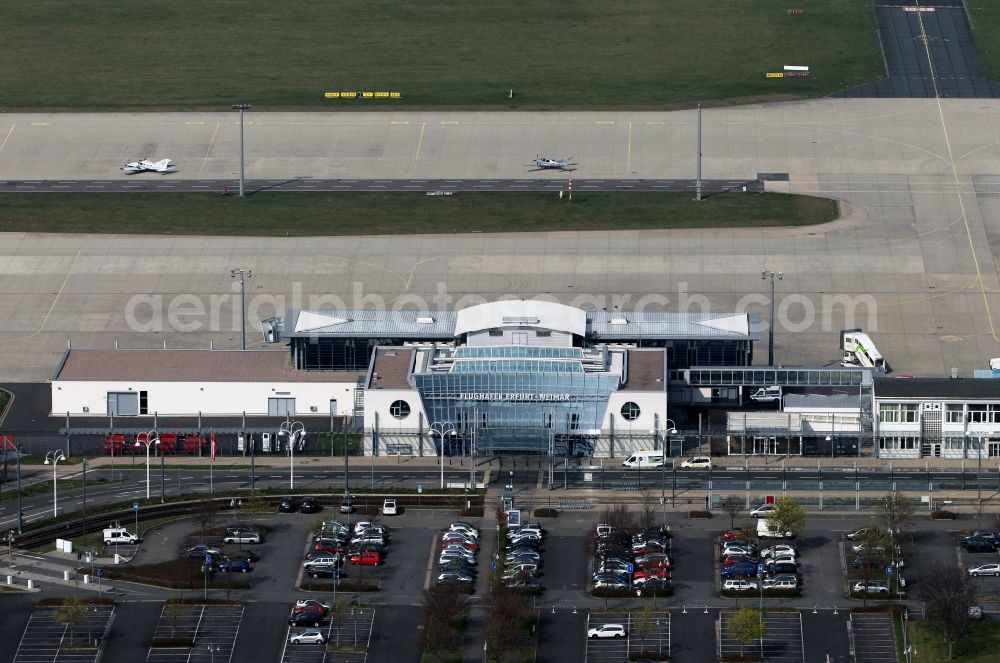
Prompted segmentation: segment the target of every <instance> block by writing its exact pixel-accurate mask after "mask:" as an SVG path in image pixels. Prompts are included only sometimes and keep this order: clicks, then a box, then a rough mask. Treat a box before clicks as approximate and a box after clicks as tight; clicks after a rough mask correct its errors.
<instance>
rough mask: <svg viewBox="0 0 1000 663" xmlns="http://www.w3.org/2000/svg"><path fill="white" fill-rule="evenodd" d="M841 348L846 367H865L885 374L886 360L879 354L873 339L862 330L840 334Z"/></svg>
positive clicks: (846, 330) (850, 330) (847, 330)
mask: <svg viewBox="0 0 1000 663" xmlns="http://www.w3.org/2000/svg"><path fill="white" fill-rule="evenodd" d="M840 347H841V349H842V350H843V351H844V359H843V361H842V362H841V363H842V364H843V365H844V366H863V367H865V368H871V369H873V370H876V371H879V372H880V373H885V372H886V370H887V366H886V363H885V358H884V357H883V356H882V355H881V354H880V353H879V351H878V349H877V348H876V347H875V343H873V342H872V339H871V338H870V337H869V336H868V334H865V333H864V332H862V331H861V330H860V329H845V330H844V331H842V332H840Z"/></svg>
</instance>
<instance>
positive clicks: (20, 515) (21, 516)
mask: <svg viewBox="0 0 1000 663" xmlns="http://www.w3.org/2000/svg"><path fill="white" fill-rule="evenodd" d="M15 453H16V454H17V533H18V534H20V533H21V526H22V525H23V524H24V522H23V521H24V511H22V510H21V450H20V449H15ZM111 477H112V480H114V472H112V473H111Z"/></svg>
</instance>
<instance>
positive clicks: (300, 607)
mask: <svg viewBox="0 0 1000 663" xmlns="http://www.w3.org/2000/svg"><path fill="white" fill-rule="evenodd" d="M306 611H309V612H318V613H321V614H324V615H325V614H327V613H328V612H330V604H329V603H322V602H320V601H317V600H316V599H299V600H298V601H296V602H295V606H294V607H293V608H292V613H293V614H294V613H296V612H306Z"/></svg>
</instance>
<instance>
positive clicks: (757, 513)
mask: <svg viewBox="0 0 1000 663" xmlns="http://www.w3.org/2000/svg"><path fill="white" fill-rule="evenodd" d="M777 509H778V507H777V505H775V504H761V505H760V506H759V507H757V508H756V509H754V510H753V511H751V512H750V517H752V518H767V517H768V516H770V515H771V514H772V513H774V512H775V511H777Z"/></svg>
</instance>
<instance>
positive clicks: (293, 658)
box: [281, 606, 375, 663]
mask: <svg viewBox="0 0 1000 663" xmlns="http://www.w3.org/2000/svg"><path fill="white" fill-rule="evenodd" d="M374 624H375V609H374V608H369V607H362V606H352V607H348V608H346V609H345V610H344V612H342V613H341V614H339V615H337V616H335V617H327V621H326V623H325V624H324V625H322V626H320V631H322V632H323V634H324V635H325V636H326V642H327V645H333V646H338V645H339V646H340V647H343V648H344V649H345V650H346V649H348V648H350V649H358V650H360V651H339V652H336V653H334V652H327V651H326V645H305V644H301V645H293V644H291V643H289V642H288V639H289V637H291V634H292V633H293V632H299V631H302V630H304V629H303V628H301V627H289V628H288V633H286V634H285V646H284V648H283V650H282V652H281V663H326V662H327V661H330V662H331V663H332V662H333V661H336V662H337V663H364V661H365V660H366V659H367V657H368V654H367V651H368V646H369V644H370V642H371V635H372V627H373V626H374Z"/></svg>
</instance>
